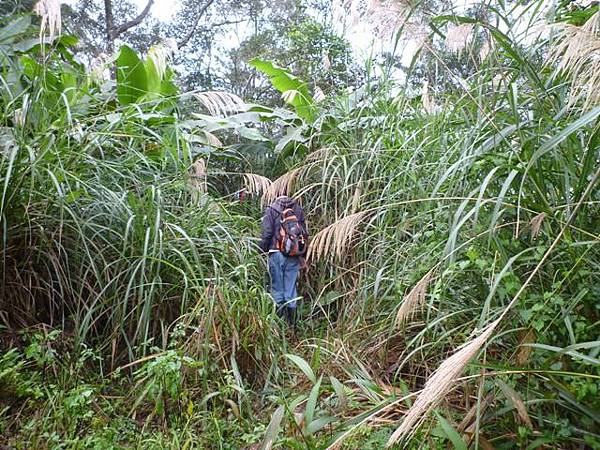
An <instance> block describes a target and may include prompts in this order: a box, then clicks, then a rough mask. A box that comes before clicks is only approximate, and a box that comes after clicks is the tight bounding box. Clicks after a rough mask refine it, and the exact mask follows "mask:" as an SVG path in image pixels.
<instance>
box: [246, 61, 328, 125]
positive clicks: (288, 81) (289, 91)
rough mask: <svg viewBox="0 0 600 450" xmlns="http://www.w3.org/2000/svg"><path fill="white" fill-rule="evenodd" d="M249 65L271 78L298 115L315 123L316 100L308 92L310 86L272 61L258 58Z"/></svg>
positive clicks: (272, 82)
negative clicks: (314, 105)
mask: <svg viewBox="0 0 600 450" xmlns="http://www.w3.org/2000/svg"><path fill="white" fill-rule="evenodd" d="M249 64H250V65H251V66H252V67H254V68H256V69H257V70H260V71H261V72H262V73H264V74H265V75H267V76H268V77H269V81H270V82H271V84H272V85H273V87H274V88H275V89H277V90H278V91H279V92H281V93H282V94H283V96H282V97H283V99H284V100H285V102H286V103H288V104H290V105H292V106H293V107H294V108H295V109H296V113H297V114H298V115H299V116H300V117H302V118H303V119H304V120H307V121H309V122H314V120H315V118H316V117H315V112H314V107H313V104H314V99H313V97H312V95H310V92H309V91H308V86H307V84H306V83H305V82H304V81H301V80H300V79H299V78H297V77H296V76H294V75H292V74H291V73H290V72H288V71H287V70H285V69H283V68H282V67H278V66H276V65H275V64H273V63H272V62H271V61H264V60H261V59H258V58H254V59H252V60H250V62H249Z"/></svg>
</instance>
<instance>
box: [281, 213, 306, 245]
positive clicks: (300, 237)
mask: <svg viewBox="0 0 600 450" xmlns="http://www.w3.org/2000/svg"><path fill="white" fill-rule="evenodd" d="M307 248H308V234H307V233H306V230H305V229H304V227H303V226H302V224H301V223H300V221H299V220H298V217H297V216H296V214H295V213H294V210H293V209H292V208H287V209H284V210H283V212H282V213H281V216H280V219H279V234H278V235H277V249H278V250H279V251H280V252H281V253H283V254H284V255H285V256H303V255H305V254H306V250H307Z"/></svg>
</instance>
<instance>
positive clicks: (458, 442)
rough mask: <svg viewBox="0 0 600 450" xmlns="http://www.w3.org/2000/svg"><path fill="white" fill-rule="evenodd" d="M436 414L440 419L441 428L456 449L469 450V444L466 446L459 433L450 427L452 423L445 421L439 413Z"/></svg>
mask: <svg viewBox="0 0 600 450" xmlns="http://www.w3.org/2000/svg"><path fill="white" fill-rule="evenodd" d="M435 414H436V416H437V418H438V421H439V423H440V426H441V427H442V429H443V430H444V433H446V436H448V439H450V442H452V445H453V446H454V448H455V449H456V450H467V444H465V441H463V439H462V437H461V436H460V434H459V433H458V431H456V429H455V428H454V427H453V426H452V425H450V423H449V422H448V421H447V420H446V419H444V418H443V417H442V415H441V414H439V413H437V412H436V413H435Z"/></svg>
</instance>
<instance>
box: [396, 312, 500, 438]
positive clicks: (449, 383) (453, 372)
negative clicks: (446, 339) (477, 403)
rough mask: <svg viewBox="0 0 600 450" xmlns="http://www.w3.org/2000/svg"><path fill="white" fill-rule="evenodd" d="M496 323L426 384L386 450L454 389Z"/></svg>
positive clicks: (487, 328)
mask: <svg viewBox="0 0 600 450" xmlns="http://www.w3.org/2000/svg"><path fill="white" fill-rule="evenodd" d="M499 321H500V319H498V320H496V321H494V322H492V323H491V324H490V325H488V326H487V327H485V328H484V329H483V331H482V332H481V333H480V334H479V336H477V337H476V338H475V339H473V340H472V341H471V342H469V343H468V344H466V345H464V346H463V347H462V348H461V349H460V350H458V351H457V352H455V353H454V354H453V355H452V356H450V357H449V358H447V359H446V360H445V361H444V362H442V364H440V366H439V367H438V368H437V370H436V371H435V372H434V373H433V375H432V376H431V377H429V379H428V380H427V383H426V384H425V387H424V388H423V390H422V391H421V393H420V394H419V396H418V397H417V399H416V401H415V402H414V403H413V405H412V406H411V408H410V409H409V410H408V412H407V413H406V415H405V416H404V420H403V421H402V423H401V424H400V426H399V427H398V428H397V429H396V431H394V433H392V435H391V436H390V439H389V440H388V442H387V444H386V447H388V448H389V447H391V446H392V445H394V444H395V443H396V442H398V441H399V440H402V439H407V438H409V437H410V436H411V435H412V434H413V433H414V432H415V431H416V429H417V428H418V426H419V425H420V424H421V423H422V422H423V421H424V420H425V418H426V417H427V415H428V414H429V413H430V412H431V410H432V409H433V408H434V407H435V406H436V405H437V404H438V402H439V401H440V400H441V399H442V398H443V397H444V396H445V395H446V394H447V393H448V392H449V391H450V390H451V389H452V388H453V387H454V386H456V380H457V378H458V377H459V376H460V374H461V373H462V371H463V370H464V368H465V366H466V365H467V363H468V362H469V361H470V360H471V359H472V358H473V357H474V356H475V355H476V354H477V353H478V352H479V350H480V349H481V347H482V346H483V344H485V342H486V341H487V340H488V338H489V337H490V336H491V334H492V333H493V332H494V329H495V328H496V326H497V325H498V323H499Z"/></svg>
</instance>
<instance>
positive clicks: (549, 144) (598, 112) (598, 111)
mask: <svg viewBox="0 0 600 450" xmlns="http://www.w3.org/2000/svg"><path fill="white" fill-rule="evenodd" d="M598 116H600V106H597V107H596V108H594V109H592V110H591V111H588V112H587V113H585V114H584V115H583V116H581V117H580V118H579V119H577V120H576V121H574V122H571V123H570V124H569V125H568V126H567V127H565V128H564V129H563V130H561V131H560V132H559V133H557V134H555V135H554V136H552V137H551V138H550V139H548V140H547V141H546V142H544V143H543V144H542V146H541V147H540V148H539V149H538V150H537V151H536V152H535V153H534V154H533V156H532V157H531V160H530V161H529V163H528V164H527V170H529V169H530V168H531V166H533V165H534V164H535V162H536V161H537V160H538V159H540V158H541V157H542V156H543V155H545V154H546V153H548V152H549V151H550V150H552V149H553V148H554V147H556V146H557V145H559V144H560V143H561V142H562V141H564V140H565V139H566V138H567V137H569V136H570V135H571V134H572V133H573V132H575V131H577V130H579V129H580V128H582V127H584V126H586V125H587V124H589V123H590V122H592V121H594V120H596V119H597V118H598Z"/></svg>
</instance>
